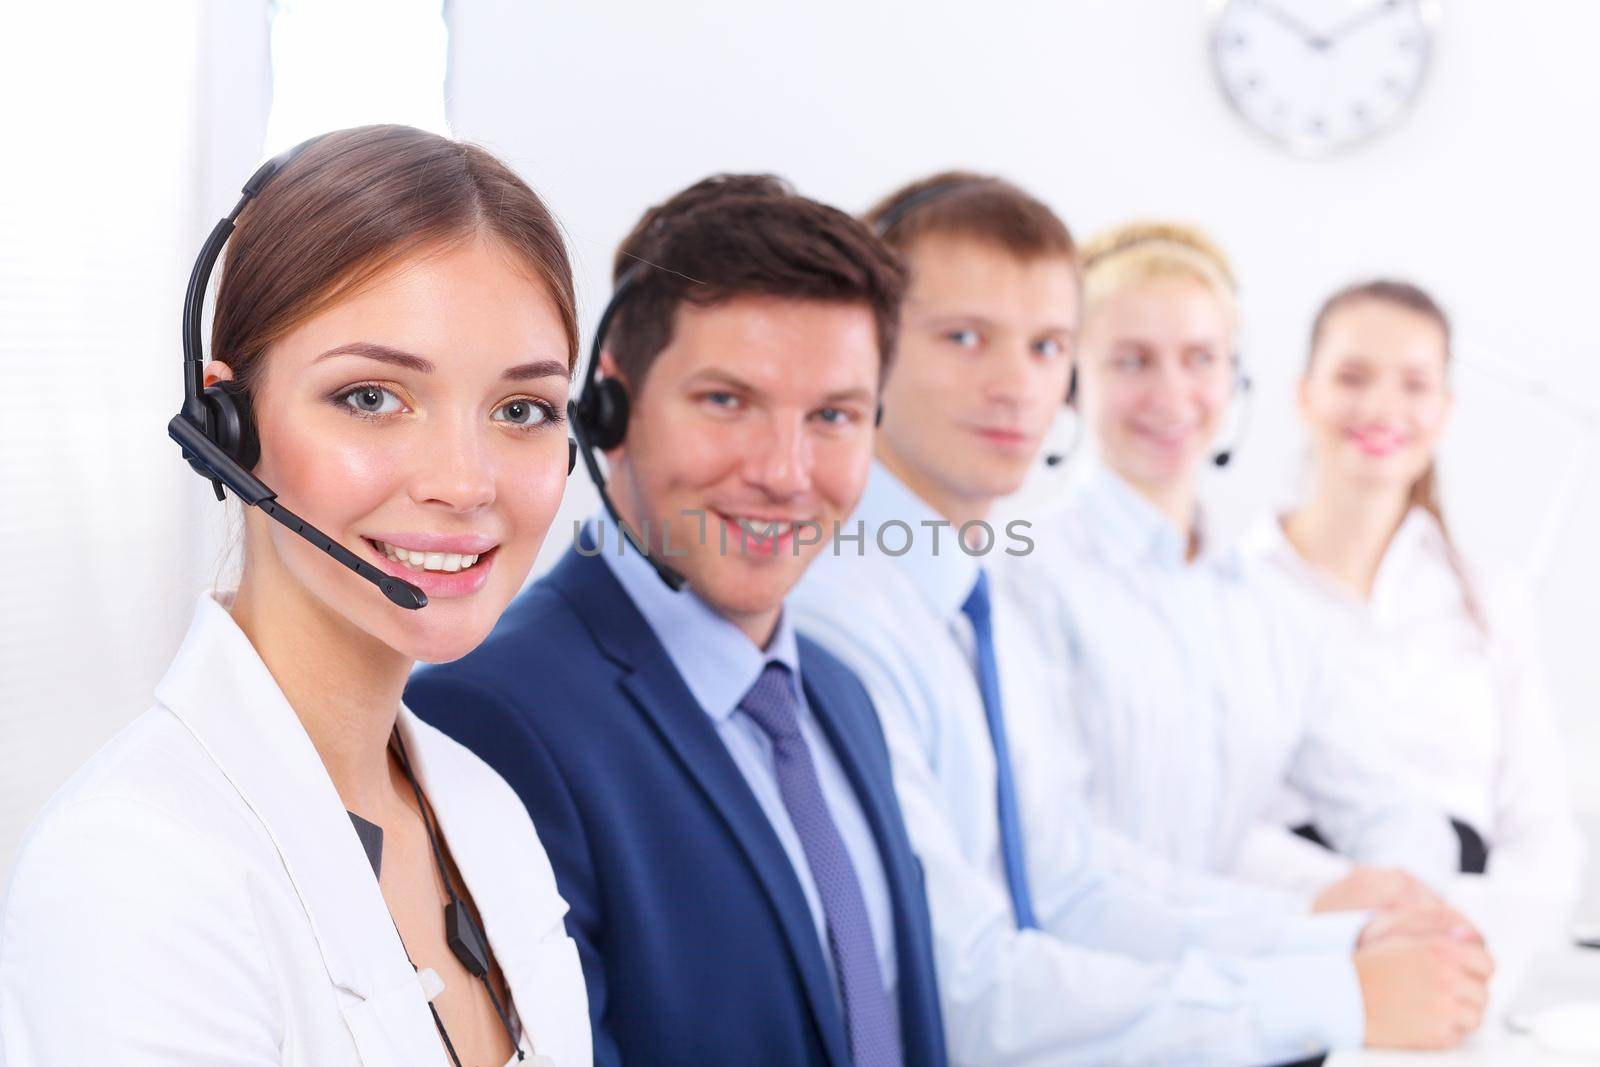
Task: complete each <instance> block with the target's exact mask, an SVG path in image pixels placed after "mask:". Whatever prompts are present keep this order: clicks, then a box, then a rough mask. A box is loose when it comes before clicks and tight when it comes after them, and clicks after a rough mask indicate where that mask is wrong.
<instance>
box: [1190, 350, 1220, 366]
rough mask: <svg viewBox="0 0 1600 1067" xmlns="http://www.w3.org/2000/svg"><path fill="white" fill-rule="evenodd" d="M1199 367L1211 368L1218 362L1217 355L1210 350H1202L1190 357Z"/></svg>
mask: <svg viewBox="0 0 1600 1067" xmlns="http://www.w3.org/2000/svg"><path fill="white" fill-rule="evenodd" d="M1190 358H1192V359H1193V360H1194V365H1195V366H1197V367H1209V366H1211V365H1212V364H1213V363H1215V362H1216V361H1217V354H1216V353H1215V352H1213V351H1211V350H1210V349H1206V348H1202V349H1200V350H1199V351H1197V352H1195V354H1194V355H1193V356H1192V357H1190Z"/></svg>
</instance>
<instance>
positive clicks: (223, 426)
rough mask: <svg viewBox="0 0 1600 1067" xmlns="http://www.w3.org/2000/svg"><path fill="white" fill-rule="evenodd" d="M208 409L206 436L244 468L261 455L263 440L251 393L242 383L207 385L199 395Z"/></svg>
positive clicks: (250, 465)
mask: <svg viewBox="0 0 1600 1067" xmlns="http://www.w3.org/2000/svg"><path fill="white" fill-rule="evenodd" d="M200 397H201V401H202V402H203V403H204V404H205V409H206V427H205V430H206V436H207V437H209V438H211V439H212V440H213V441H215V442H216V443H217V445H218V447H220V448H221V449H222V450H223V451H224V452H226V453H227V454H228V455H229V456H231V457H233V459H234V460H236V461H237V462H238V464H239V466H241V467H243V468H244V469H245V470H250V469H252V468H253V467H255V465H256V462H257V461H258V460H259V459H260V458H261V439H260V437H258V436H257V435H256V423H255V418H254V415H253V413H252V411H251V409H250V393H249V391H248V390H247V389H245V387H244V385H243V384H242V383H240V382H235V381H225V382H218V383H217V384H216V385H211V386H207V387H206V388H205V390H204V391H203V392H202V393H201V394H200Z"/></svg>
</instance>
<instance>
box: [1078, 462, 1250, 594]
mask: <svg viewBox="0 0 1600 1067" xmlns="http://www.w3.org/2000/svg"><path fill="white" fill-rule="evenodd" d="M1074 492H1075V500H1076V502H1077V507H1078V508H1079V509H1081V511H1080V514H1082V515H1083V516H1084V517H1086V518H1088V519H1089V520H1090V521H1089V522H1088V528H1089V534H1090V536H1091V537H1092V538H1093V539H1094V541H1095V542H1096V544H1097V545H1098V547H1099V549H1100V551H1101V552H1102V553H1104V554H1105V555H1106V556H1107V557H1108V558H1111V559H1113V560H1116V561H1117V562H1119V563H1121V564H1123V565H1125V566H1141V565H1144V564H1146V563H1148V562H1151V561H1154V562H1156V563H1158V564H1160V565H1161V566H1163V567H1166V568H1168V569H1170V570H1181V569H1183V568H1185V567H1187V566H1189V565H1190V563H1189V560H1188V554H1189V538H1188V535H1187V533H1186V532H1185V531H1184V530H1181V529H1179V527H1178V526H1177V524H1176V523H1174V522H1173V521H1172V520H1171V519H1170V518H1168V517H1167V516H1166V515H1165V514H1163V513H1162V512H1161V510H1160V509H1159V508H1157V507H1156V506H1155V505H1154V504H1152V503H1150V501H1148V500H1146V499H1145V498H1144V496H1143V495H1141V494H1140V493H1139V491H1138V490H1137V489H1135V488H1134V487H1133V486H1131V485H1129V484H1128V483H1127V482H1126V481H1125V480H1124V479H1123V478H1122V477H1121V476H1120V475H1118V474H1116V473H1114V472H1113V471H1112V470H1111V468H1109V467H1107V466H1106V465H1105V464H1104V463H1101V462H1099V461H1098V460H1090V461H1089V462H1088V463H1086V464H1084V467H1083V470H1082V472H1081V473H1080V474H1079V475H1078V477H1077V479H1076V481H1075V486H1074ZM1195 524H1196V528H1197V530H1198V533H1199V541H1200V554H1199V556H1198V557H1196V559H1195V561H1194V563H1195V565H1201V566H1211V567H1214V568H1215V569H1216V570H1218V571H1219V572H1220V573H1222V574H1224V575H1226V576H1228V577H1230V578H1237V577H1238V576H1239V573H1240V557H1239V553H1238V551H1237V549H1236V548H1233V547H1231V546H1230V547H1228V548H1218V547H1217V546H1215V545H1214V544H1213V543H1212V541H1213V538H1211V537H1209V536H1207V530H1206V519H1205V513H1204V510H1203V509H1201V511H1200V512H1199V513H1198V514H1197V515H1196V518H1195Z"/></svg>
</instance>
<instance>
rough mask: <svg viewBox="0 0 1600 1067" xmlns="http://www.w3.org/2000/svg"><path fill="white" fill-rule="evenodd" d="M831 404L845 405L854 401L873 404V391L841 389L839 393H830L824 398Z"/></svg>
mask: <svg viewBox="0 0 1600 1067" xmlns="http://www.w3.org/2000/svg"><path fill="white" fill-rule="evenodd" d="M822 399H823V400H824V401H825V402H826V403H829V404H844V403H848V402H850V401H852V400H855V401H859V402H860V403H863V404H870V403H872V390H870V389H841V390H839V391H838V392H837V393H829V394H828V395H827V396H825V397H823V398H822Z"/></svg>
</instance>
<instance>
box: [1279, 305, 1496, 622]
mask: <svg viewBox="0 0 1600 1067" xmlns="http://www.w3.org/2000/svg"><path fill="white" fill-rule="evenodd" d="M1362 303H1377V304H1388V305H1390V306H1392V307H1398V308H1402V309H1404V310H1406V311H1410V312H1413V313H1414V314H1417V315H1421V316H1422V317H1423V318H1425V319H1428V320H1429V321H1430V322H1432V323H1433V324H1434V325H1435V326H1437V327H1439V332H1440V333H1441V334H1442V335H1443V337H1444V359H1445V364H1446V365H1447V366H1448V365H1449V363H1450V318H1449V316H1448V315H1446V314H1445V312H1444V308H1442V307H1440V306H1439V303H1438V301H1436V300H1434V298H1433V297H1432V296H1430V295H1429V294H1428V292H1427V291H1426V290H1425V289H1423V288H1421V287H1420V286H1417V285H1413V284H1412V283H1411V282H1406V281H1398V280H1395V279H1392V278H1377V279H1374V280H1372V281H1366V282H1358V283H1356V284H1354V285H1347V286H1345V287H1344V288H1343V289H1340V290H1339V291H1338V292H1336V293H1334V294H1333V295H1332V296H1330V297H1328V299H1326V300H1324V301H1323V302H1322V307H1320V308H1318V309H1317V316H1316V318H1314V319H1312V320H1311V348H1310V350H1309V352H1308V353H1307V355H1306V373H1307V374H1310V373H1311V367H1312V364H1313V363H1314V362H1315V361H1316V358H1317V346H1318V345H1319V344H1320V343H1321V342H1322V335H1323V333H1324V332H1326V330H1327V326H1328V322H1329V320H1330V319H1332V318H1333V316H1334V315H1335V314H1337V313H1338V312H1340V311H1342V310H1344V309H1345V308H1348V307H1351V306H1354V305H1356V304H1362ZM1407 500H1408V502H1409V504H1410V506H1412V507H1419V508H1421V509H1423V510H1424V511H1426V512H1427V513H1428V514H1430V515H1432V516H1433V519H1434V521H1435V522H1437V523H1438V524H1439V529H1440V531H1441V532H1442V533H1443V534H1444V543H1445V553H1446V555H1447V556H1448V558H1449V560H1450V566H1451V568H1452V569H1453V570H1454V571H1455V572H1456V577H1457V579H1458V580H1459V581H1460V583H1461V595H1462V598H1463V600H1464V601H1465V603H1466V607H1467V613H1468V614H1469V615H1471V616H1472V619H1473V621H1474V622H1476V623H1477V624H1478V626H1479V628H1480V629H1486V628H1487V623H1486V619H1485V616H1484V613H1483V609H1482V604H1481V603H1480V601H1479V600H1478V597H1477V594H1476V592H1475V591H1474V589H1473V584H1472V582H1471V580H1470V579H1469V577H1468V575H1467V567H1466V563H1465V562H1464V561H1463V560H1462V558H1461V553H1460V552H1459V551H1458V550H1457V548H1456V544H1455V539H1454V538H1452V537H1451V536H1450V527H1449V525H1448V524H1447V523H1446V522H1445V518H1444V505H1443V503H1442V502H1441V501H1440V499H1439V474H1438V463H1437V461H1433V462H1430V463H1429V464H1428V469H1427V470H1425V471H1423V472H1422V474H1421V476H1420V477H1418V478H1417V480H1416V481H1414V482H1412V483H1411V492H1410V493H1409V495H1408V497H1407Z"/></svg>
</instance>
